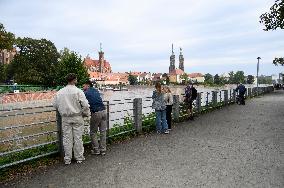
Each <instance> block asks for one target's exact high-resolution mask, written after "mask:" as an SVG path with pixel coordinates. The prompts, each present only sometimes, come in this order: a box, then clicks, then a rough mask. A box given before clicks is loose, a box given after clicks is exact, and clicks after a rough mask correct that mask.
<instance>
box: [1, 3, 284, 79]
mask: <svg viewBox="0 0 284 188" xmlns="http://www.w3.org/2000/svg"><path fill="white" fill-rule="evenodd" d="M273 2H274V0H104V1H103V0H76V1H71V0H23V1H22V0H0V11H1V13H0V22H1V23H3V24H4V26H5V27H6V30H7V31H11V32H13V33H14V34H15V35H16V36H17V37H24V36H26V37H32V38H37V39H39V38H46V39H49V40H51V41H52V42H54V43H55V45H56V47H57V49H58V50H60V49H62V48H64V47H68V48H70V49H71V50H73V51H76V52H78V53H79V54H80V55H82V57H85V56H86V55H87V54H89V55H90V57H92V58H96V59H97V58H98V53H97V52H98V50H99V43H100V42H102V43H103V51H104V52H105V58H106V59H107V60H108V61H109V62H110V63H111V65H112V68H113V71H114V72H122V71H129V70H132V71H151V72H168V67H169V56H170V54H171V44H172V43H174V51H175V54H176V55H177V56H176V66H178V54H179V47H182V48H183V53H184V58H185V71H186V72H188V73H191V72H201V73H207V72H209V73H212V74H216V73H219V74H220V73H224V72H229V71H231V70H232V71H237V70H243V71H245V74H253V75H255V74H256V63H257V59H256V58H257V57H258V56H260V57H261V58H262V60H261V66H260V73H261V74H266V75H271V74H273V73H274V74H275V73H278V72H280V71H283V70H284V67H275V66H273V65H272V60H273V59H274V57H279V56H284V30H282V31H281V30H278V31H269V32H265V31H263V30H262V29H263V25H261V24H260V23H259V16H260V15H261V14H262V13H264V12H266V11H268V10H269V8H270V6H271V5H272V4H273Z"/></svg>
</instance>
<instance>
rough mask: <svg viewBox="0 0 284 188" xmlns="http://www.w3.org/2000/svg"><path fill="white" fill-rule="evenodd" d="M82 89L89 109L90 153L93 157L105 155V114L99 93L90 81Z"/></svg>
mask: <svg viewBox="0 0 284 188" xmlns="http://www.w3.org/2000/svg"><path fill="white" fill-rule="evenodd" d="M83 89H84V92H85V95H86V98H87V100H88V101H89V104H90V109H91V120H90V137H91V142H92V150H91V153H92V154H93V155H99V154H101V155H105V154H106V129H107V113H106V108H105V105H104V103H103V100H102V98H101V96H100V93H99V91H98V90H97V89H96V88H94V87H93V83H92V82H91V81H86V82H85V84H84V85H83ZM98 129H99V130H100V142H98V137H97V132H98Z"/></svg>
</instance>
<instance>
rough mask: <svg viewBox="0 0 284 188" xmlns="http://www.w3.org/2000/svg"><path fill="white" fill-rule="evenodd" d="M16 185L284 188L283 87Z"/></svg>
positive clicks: (54, 167)
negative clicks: (169, 131)
mask: <svg viewBox="0 0 284 188" xmlns="http://www.w3.org/2000/svg"><path fill="white" fill-rule="evenodd" d="M14 186H16V187H29V188H39V187H49V188H53V187H58V188H59V187H60V188H63V187H66V188H67V187H68V188H73V187H74V188H79V187H94V188H95V187H97V188H102V187H118V188H120V187H121V188H128V187H129V188H135V187H137V188H142V187H162V188H165V187H216V188H222V187H240V188H246V187H248V188H250V187H257V188H262V187H263V188H268V187H279V188H280V187H282V188H283V187H284V92H283V91H276V92H275V93H272V94H268V95H265V96H263V97H261V98H255V99H252V100H248V101H247V105H246V106H239V105H232V106H229V107H225V108H223V109H220V110H216V111H214V112H211V113H208V114H205V115H202V116H200V117H198V118H196V120H195V121H189V122H185V123H181V124H178V125H176V126H175V127H174V128H173V130H172V132H171V133H170V135H156V134H151V135H148V136H140V137H138V138H134V139H132V140H130V141H127V142H125V143H122V144H114V145H111V146H110V147H109V150H108V153H107V155H106V156H104V157H102V156H99V157H95V156H91V155H88V156H86V161H85V162H84V163H83V164H81V165H78V164H72V165H69V166H64V165H57V166H53V167H50V168H49V169H48V170H47V171H46V172H43V173H41V174H36V175H34V176H33V177H30V178H29V179H28V180H26V179H22V180H20V181H19V182H18V183H17V184H16V185H14Z"/></svg>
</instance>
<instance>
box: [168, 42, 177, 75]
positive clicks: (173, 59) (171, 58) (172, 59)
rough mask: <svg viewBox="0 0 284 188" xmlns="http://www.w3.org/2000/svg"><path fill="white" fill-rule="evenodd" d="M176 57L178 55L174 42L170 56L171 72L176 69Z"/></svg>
mask: <svg viewBox="0 0 284 188" xmlns="http://www.w3.org/2000/svg"><path fill="white" fill-rule="evenodd" d="M175 58H176V56H175V54H174V44H172V55H171V56H170V66H169V73H171V72H172V71H174V70H175V69H176V65H175Z"/></svg>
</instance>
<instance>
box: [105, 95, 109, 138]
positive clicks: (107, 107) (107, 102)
mask: <svg viewBox="0 0 284 188" xmlns="http://www.w3.org/2000/svg"><path fill="white" fill-rule="evenodd" d="M106 112H107V138H108V137H109V136H110V135H109V101H106Z"/></svg>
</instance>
